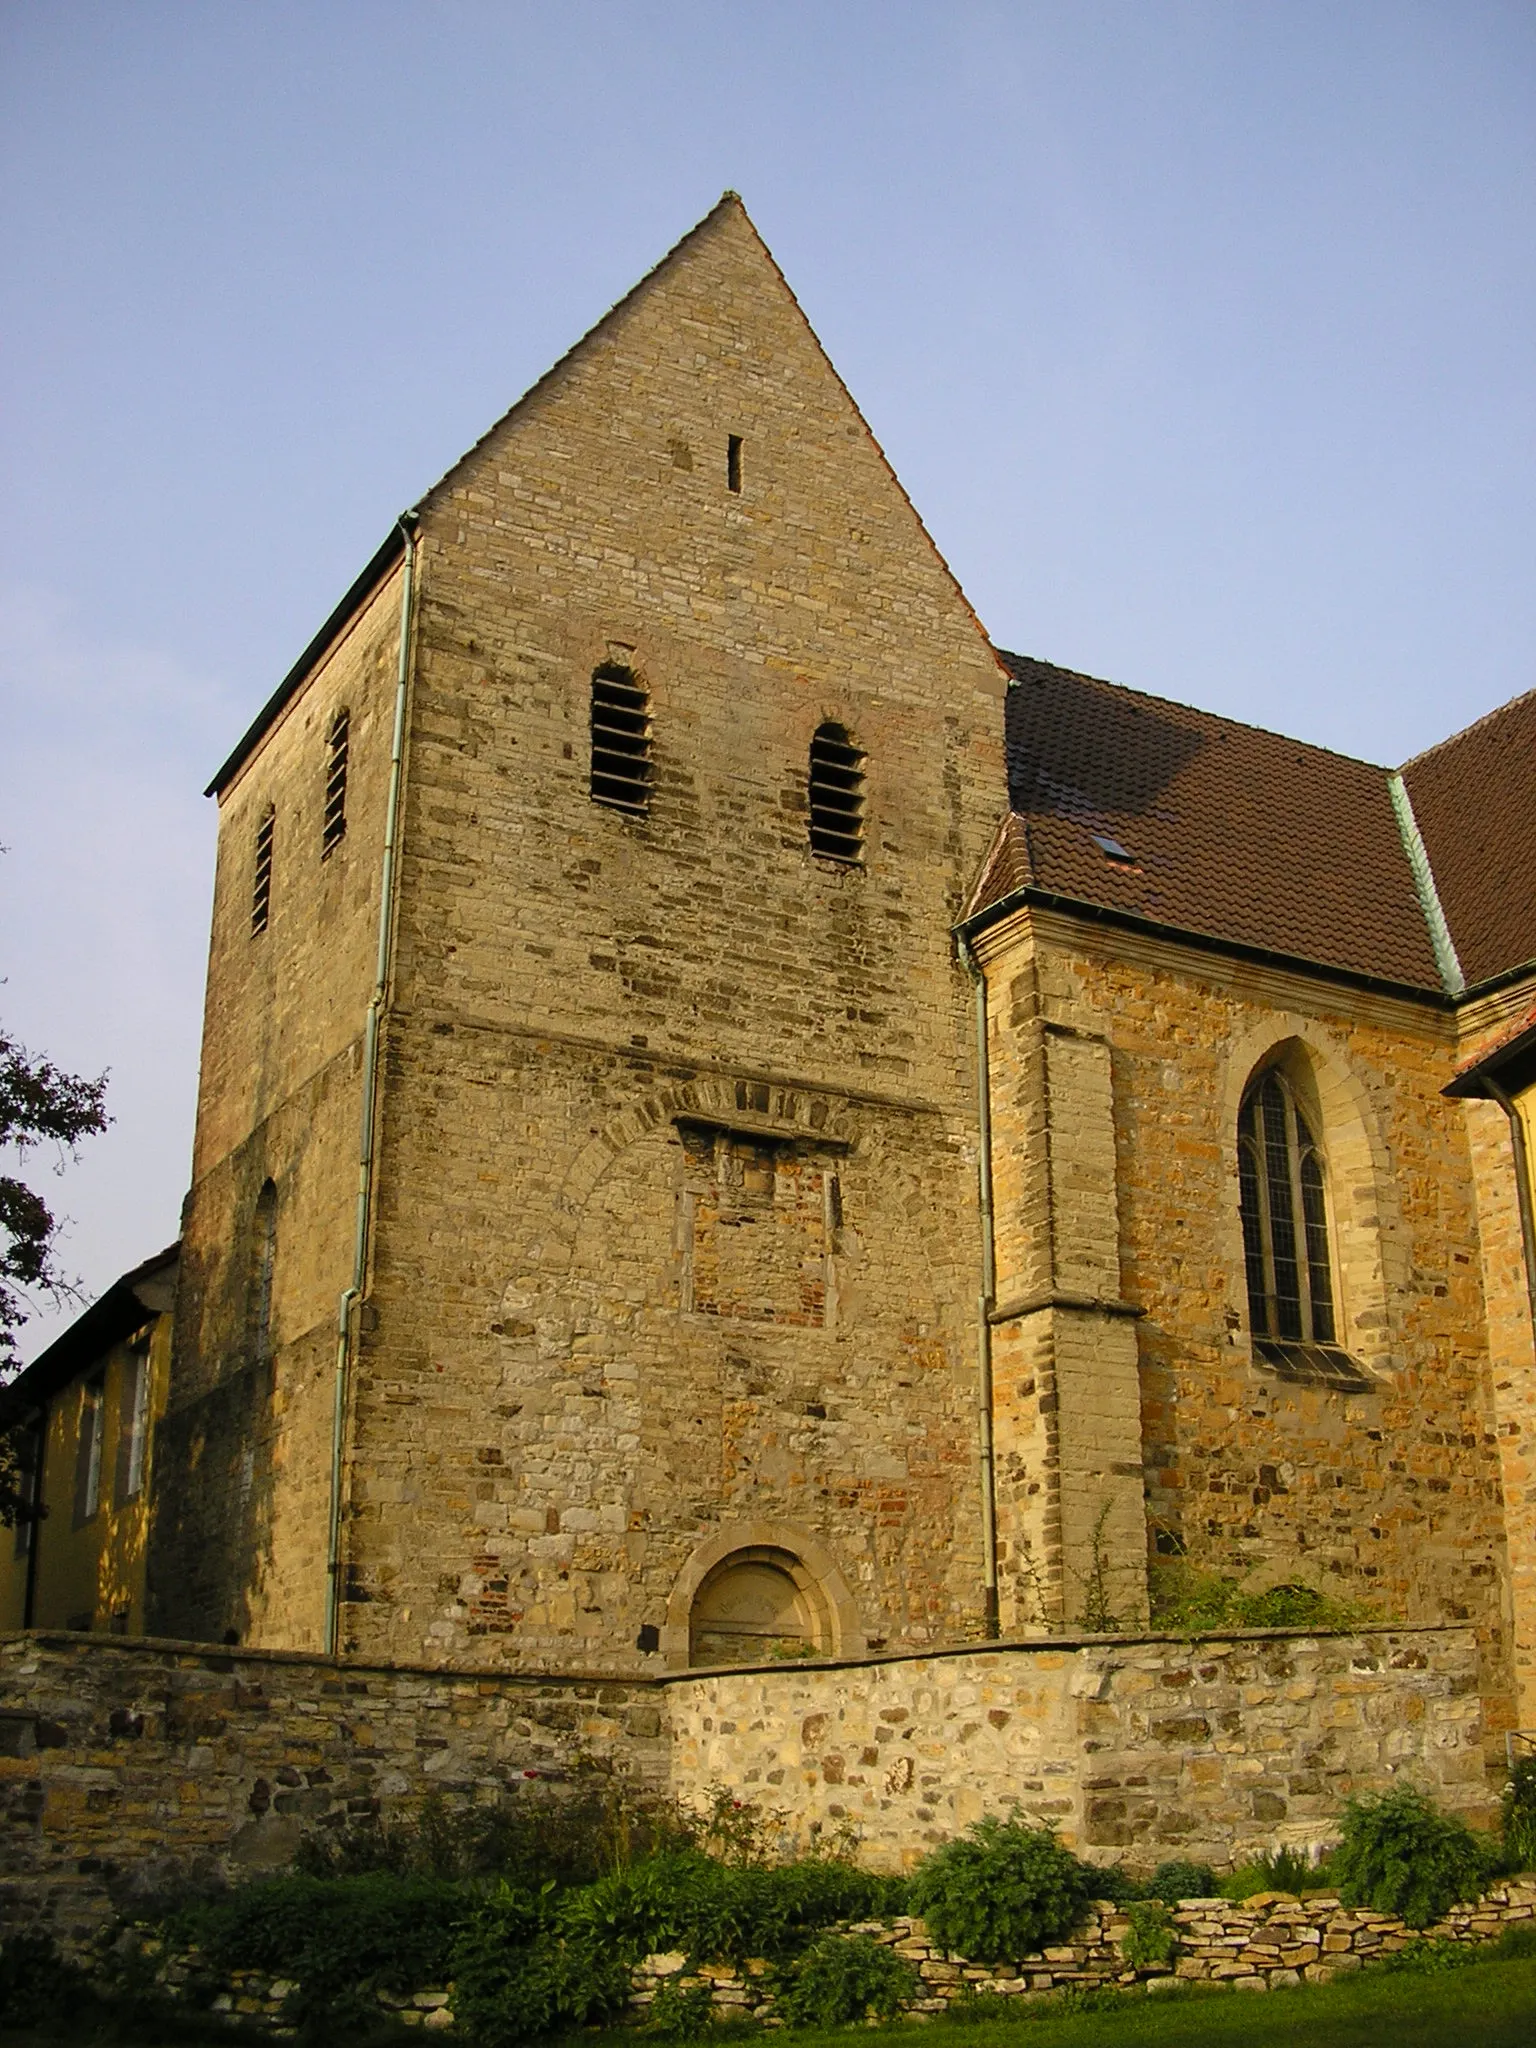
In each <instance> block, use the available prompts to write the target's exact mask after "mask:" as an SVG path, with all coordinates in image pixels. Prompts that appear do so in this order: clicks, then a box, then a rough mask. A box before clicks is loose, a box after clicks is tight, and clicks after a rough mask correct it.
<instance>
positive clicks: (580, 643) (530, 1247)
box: [345, 201, 1005, 1672]
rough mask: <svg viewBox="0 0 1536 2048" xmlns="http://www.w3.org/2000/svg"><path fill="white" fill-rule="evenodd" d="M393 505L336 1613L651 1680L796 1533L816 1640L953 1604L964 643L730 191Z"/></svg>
mask: <svg viewBox="0 0 1536 2048" xmlns="http://www.w3.org/2000/svg"><path fill="white" fill-rule="evenodd" d="M731 436H735V437H738V438H739V439H740V440H741V442H742V451H741V469H740V478H739V481H740V489H739V490H736V489H732V488H731V484H730V480H729V476H728V470H727V459H726V455H727V444H728V439H729V438H730V437H731ZM420 536H421V537H420V558H419V559H420V581H419V592H420V598H419V628H418V635H417V655H416V663H415V673H414V680H413V685H412V713H411V734H410V749H409V763H408V780H407V790H406V797H405V818H404V825H403V836H402V856H401V870H400V888H401V895H400V920H399V955H398V963H397V973H396V980H395V988H394V991H393V996H392V1005H391V1012H390V1016H389V1020H388V1025H387V1032H386V1041H385V1045H386V1071H385V1083H384V1091H383V1098H382V1108H381V1141H380V1154H379V1162H380V1163H379V1174H378V1189H379V1193H378V1209H377V1233H376V1242H375V1253H374V1265H373V1274H372V1277H371V1281H370V1298H369V1302H368V1306H367V1312H366V1315H365V1330H364V1334H363V1337H362V1340H361V1347H360V1363H359V1370H358V1374H357V1382H356V1390H357V1398H356V1413H355V1423H354V1428H353V1433H352V1439H351V1442H350V1444H349V1504H348V1516H347V1523H346V1542H347V1548H348V1567H349V1571H348V1583H347V1594H348V1598H347V1604H346V1615H345V1641H346V1644H347V1645H348V1647H349V1648H351V1649H352V1650H354V1651H355V1652H356V1654H359V1655H362V1656H372V1657H417V1656H421V1655H423V1654H427V1655H431V1656H434V1657H439V1656H440V1657H451V1658H452V1659H454V1660H455V1661H457V1662H466V1661H467V1662H484V1663H485V1664H486V1665H488V1666H491V1665H495V1666H522V1667H525V1668H532V1669H540V1668H550V1667H551V1666H556V1665H559V1664H562V1663H566V1664H568V1663H571V1662H573V1661H574V1662H598V1663H600V1664H601V1665H602V1666H603V1668H604V1669H613V1670H621V1669H625V1668H631V1669H634V1670H637V1671H652V1672H654V1671H659V1670H661V1669H664V1668H666V1665H667V1662H668V1657H669V1646H671V1648H670V1654H671V1655H672V1658H673V1661H675V1660H676V1649H675V1640H676V1637H677V1634H678V1630H679V1628H680V1629H681V1633H682V1636H683V1638H684V1646H683V1647H684V1654H686V1633H687V1617H686V1614H685V1615H684V1616H683V1617H682V1621H681V1623H678V1622H677V1621H676V1619H675V1617H674V1616H673V1614H672V1612H671V1604H672V1600H673V1597H674V1594H675V1592H676V1589H677V1587H678V1586H679V1585H680V1584H681V1583H682V1582H683V1580H684V1578H685V1577H686V1575H687V1573H688V1571H689V1569H690V1567H691V1566H692V1565H693V1564H695V1563H696V1561H697V1559H698V1557H699V1556H700V1555H701V1554H702V1553H703V1552H705V1551H711V1553H713V1551H714V1550H715V1549H718V1547H719V1546H720V1544H721V1543H722V1542H724V1543H725V1544H726V1547H727V1548H729V1547H730V1544H731V1542H733V1541H734V1542H735V1543H736V1544H737V1545H738V1546H739V1547H740V1548H742V1549H747V1548H752V1547H758V1548H770V1549H771V1548H774V1547H777V1548H779V1549H780V1550H783V1551H787V1552H788V1553H789V1554H790V1555H791V1556H792V1557H794V1558H795V1559H797V1560H799V1561H800V1562H802V1563H805V1562H806V1561H807V1560H808V1559H809V1558H810V1557H811V1555H812V1554H813V1552H819V1553H823V1554H825V1556H826V1558H827V1559H828V1561H829V1562H828V1565H827V1577H828V1583H829V1584H830V1583H831V1582H832V1580H834V1579H835V1581H836V1586H835V1589H834V1590H835V1597H829V1600H828V1602H827V1615H828V1624H827V1632H826V1634H825V1635H824V1636H823V1637H822V1638H821V1639H819V1641H818V1647H820V1648H822V1649H828V1650H831V1649H836V1650H842V1651H847V1650H856V1649H857V1648H859V1647H861V1644H862V1642H865V1641H872V1642H881V1643H892V1644H895V1643H903V1644H909V1645H912V1644H920V1643H926V1642H932V1641H935V1640H944V1639H946V1638H950V1637H953V1636H954V1635H955V1634H956V1633H957V1632H959V1631H961V1630H963V1629H964V1628H965V1627H966V1626H968V1625H971V1624H973V1623H975V1622H976V1621H977V1620H978V1619H979V1617H980V1613H981V1606H982V1587H981V1567H980V1543H981V1507H980V1499H979V1486H978V1455H977V1421H976V1408H975V1402H976V1341H975V1307H974V1304H975V1293H976V1286H977V1274H978V1271H979V1263H980V1252H979V1245H978V1242H977V1230H976V1200H975V1144H976V1121H977V1119H976V1106H975V1076H974V1070H973V1061H972V1051H971V1032H970V1019H969V991H968V986H967V982H966V977H965V975H964V973H963V971H962V970H961V969H960V967H959V966H958V964H957V962H956V960H955V958H954V954H953V948H952V944H951V941H950V936H949V932H950V927H951V925H952V924H953V922H954V920H955V919H956V917H957V916H958V915H959V913H960V910H961V908H962V906H963V902H964V898H965V894H966V891H967V890H968V889H969V888H970V886H971V884H972V882H973V880H974V877H975V874H976V872H977V871H978V869H979V867H980V865H981V862H982V859H983V857H984V854H985V850H986V847H987V844H988V842H989V840H990V838H991V835H992V833H993V830H994V828H995V824H996V817H997V814H998V812H999V810H1000V809H1001V807H1002V804H1003V801H1004V791H1005V779H1004V772H1003V766H1002V754H1001V740H1002V716H1001V712H1002V706H1001V698H1002V692H1003V678H1002V676H1001V673H1000V671H999V668H998V665H997V662H996V658H995V657H994V655H993V654H992V652H991V650H990V648H989V647H988V645H987V643H986V641H985V638H984V637H983V635H982V634H981V632H980V631H979V630H978V627H977V624H976V621H975V619H974V618H973V616H972V614H971V612H970V610H969V607H968V606H967V605H966V603H965V601H964V599H963V598H962V597H961V595H960V593H959V591H958V590H957V588H956V587H955V585H954V583H953V581H952V579H951V578H950V576H949V573H948V571H947V570H946V569H945V567H944V565H943V563H942V562H941V561H940V560H939V558H938V556H937V554H936V553H935V551H934V549H933V547H932V544H931V542H930V541H929V540H928V538H927V536H926V535H925V534H924V532H923V530H922V528H921V525H920V524H919V522H918V520H917V517H916V515H915V514H914V512H913V510H912V508H911V506H910V504H909V503H908V501H907V500H906V498H905V496H904V494H903V493H902V491H901V489H900V487H899V486H898V485H897V483H896V481H895V479H894V478H893V477H892V475H891V473H890V471H889V469H888V467H887V466H886V464H885V462H884V459H883V457H882V456H881V454H880V451H879V449H878V448H877V447H876V445H875V443H874V442H873V440H872V438H871V436H870V433H869V429H868V428H867V426H866V425H865V423H864V422H863V420H862V419H861V418H860V416H859V414H858V412H857V410H856V409H855V407H854V405H853V404H852V402H851V400H850V399H849V397H848V394H847V392H846V391H845V390H844V389H843V388H842V386H841V384H840V383H839V382H838V380H837V377H836V375H835V373H834V372H833V370H832V368H831V366H830V364H829V363H828V362H827V360H826V358H825V356H824V355H823V354H822V352H821V350H820V348H819V346H818V345H817V343H816V341H815V338H814V336H813V335H812V334H811V332H810V330H809V328H808V327H807V326H806V324H805V321H804V318H803V316H802V314H801V312H800V310H799V308H798V306H797V305H796V304H795V301H794V299H793V297H792V295H791V294H790V292H789V291H788V289H787V287H786V286H785V284H784V281H783V279H782V277H781V276H780V275H779V273H778V271H777V269H776V268H775V266H774V265H773V262H772V259H771V258H770V257H769V256H768V254H767V252H766V251H765V250H764V249H763V247H762V245H761V243H760V242H759V241H758V240H757V237H756V235H755V234H754V232H753V230H752V228H751V226H750V223H749V222H748V221H747V220H746V217H745V215H744V214H743V213H742V212H741V210H740V208H739V207H738V206H737V205H736V203H735V202H734V201H729V202H726V203H725V204H724V205H723V206H722V207H721V208H720V209H718V210H717V212H716V213H715V214H714V215H712V216H711V217H710V219H709V221H707V222H706V223H705V224H704V225H703V226H702V227H701V228H700V229H699V230H698V231H696V233H695V234H694V235H692V236H690V237H689V238H688V240H687V241H686V242H685V244H684V245H683V246H682V247H681V248H680V249H679V250H678V251H676V252H675V253H674V255H673V256H672V257H671V258H669V259H668V260H667V262H665V263H664V264H663V265H662V266H661V267H660V268H659V269H658V270H657V271H656V272H655V273H653V275H652V276H651V277H650V278H649V279H647V280H646V281H645V282H644V283H643V284H642V285H641V286H640V287H639V288H638V289H637V291H636V292H635V293H633V294H631V296H630V297H629V298H628V299H626V300H625V301H624V302H623V303H622V304H621V305H620V306H619V307H618V308H617V309H615V311H614V313H613V314H612V315H611V316H610V317H609V318H608V319H607V320H605V321H604V322H603V323H602V324H601V325H600V326H599V328H598V329H596V330H595V331H594V332H593V334H591V335H590V336H589V337H588V338H587V339H586V341H584V342H582V343H581V344H580V345H579V346H578V347H577V348H576V349H575V350H574V351H573V352H572V354H571V355H570V356H569V357H567V358H566V360H565V361H564V362H563V363H561V364H560V365H558V366H557V367H556V368H555V370H553V371H552V372H551V373H550V375H549V376H548V377H547V378H545V379H544V380H543V381H542V382H541V383H540V384H539V386H537V387H536V389H535V390H534V391H533V392H532V393H531V394H530V395H529V396H528V397H527V398H526V399H525V400H524V401H522V402H521V403H520V404H519V405H518V406H517V407H516V408H515V409H514V410H513V412H512V413H511V414H510V415H509V416H508V418H507V419H506V420H505V421H503V422H502V423H501V424H500V425H498V426H497V427H496V428H494V429H493V430H492V431H491V433H490V434H489V435H488V436H487V437H486V438H485V440H484V441H482V442H481V443H480V444H479V446H478V447H477V448H476V449H475V450H474V451H472V453H471V454H470V455H469V456H468V457H467V458H466V459H465V460H464V462H462V463H461V464H460V465H459V466H458V467H457V468H456V469H455V470H454V471H453V472H451V473H450V475H449V476H448V477H447V478H446V479H445V480H444V482H443V483H442V484H441V485H440V486H439V487H438V488H437V489H436V490H435V491H434V492H432V493H431V494H429V496H428V498H427V500H425V501H424V503H423V507H422V519H421V529H420ZM611 663H618V664H621V665H622V666H623V667H625V668H626V669H628V670H629V671H630V672H632V673H633V674H634V675H635V676H636V677H637V678H638V679H639V681H640V683H641V684H642V685H643V687H644V688H645V689H646V691H647V692H648V694H649V701H650V716H651V747H652V759H653V764H654V770H655V779H654V785H653V789H652V794H651V800H650V806H649V810H648V811H647V812H646V813H645V814H644V815H629V814H626V813H624V812H621V811H616V810H613V809H605V808H604V807H602V806H601V805H599V804H595V803H594V802H593V801H592V799H591V793H590V787H589V774H588V766H589V747H590V709H591V689H592V677H593V673H594V671H595V670H596V669H597V668H599V667H600V666H603V665H605V664H611ZM824 720H835V721H836V722H838V723H839V724H841V725H843V726H844V727H845V728H846V729H847V730H848V731H849V732H850V733H851V734H852V736H853V739H854V741H855V742H856V744H857V746H858V747H859V748H860V749H861V750H862V752H863V754H864V756H865V785H864V787H865V805H866V808H865V813H864V858H863V861H862V863H861V864H858V865H840V864H839V863H837V862H835V861H829V860H825V859H820V858H818V857H817V856H816V855H814V854H813V853H812V850H811V847H810V843H809V831H808V827H809V805H808V786H807V776H808V761H809V749H810V744H811V739H812V736H813V734H814V733H815V731H816V730H817V728H818V726H819V725H820V724H821V723H822V722H823V721H824ZM765 1530H772V1531H775V1532H777V1533H776V1536H775V1537H774V1539H773V1541H771V1542H766V1543H765V1539H764V1534H763V1532H764V1531H765ZM834 1619H836V1620H837V1621H838V1627H837V1629H836V1630H834V1629H833V1627H832V1622H833V1620H834ZM856 1639H857V1640H856Z"/></svg>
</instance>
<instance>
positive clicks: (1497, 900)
mask: <svg viewBox="0 0 1536 2048" xmlns="http://www.w3.org/2000/svg"><path fill="white" fill-rule="evenodd" d="M1403 780H1404V782H1405V783H1406V784H1407V785H1408V795H1409V797H1410V798H1411V799H1412V802H1413V813H1414V816H1415V817H1416V818H1417V820H1418V825H1419V834H1420V837H1421V838H1422V839H1423V841H1424V847H1425V851H1426V852H1427V853H1428V855H1429V864H1430V866H1431V867H1432V868H1433V869H1434V872H1435V887H1436V888H1437V890H1438V891H1439V895H1440V906H1441V908H1442V909H1443V910H1444V912H1445V918H1446V923H1447V924H1448V925H1449V926H1450V928H1451V937H1452V938H1453V939H1454V940H1455V942H1456V952H1457V956H1458V957H1459V959H1460V961H1461V971H1462V973H1463V974H1464V975H1465V976H1466V977H1467V981H1468V982H1469V984H1471V985H1472V986H1474V987H1475V986H1476V984H1477V983H1478V982H1480V981H1488V980H1491V979H1492V978H1493V977H1494V976H1495V975H1500V974H1506V973H1508V972H1509V971H1510V969H1512V968H1515V967H1523V966H1524V965H1525V963H1526V962H1527V961H1529V960H1536V690H1533V691H1531V692H1530V693H1529V694H1528V695H1526V696H1524V697H1516V698H1515V699H1514V700H1513V701H1512V702H1511V703H1508V704H1503V705H1501V706H1500V707H1499V709H1498V710H1497V711H1490V712H1489V714H1488V716H1487V717H1486V718H1480V719H1479V720H1478V722H1477V724H1476V725H1469V726H1468V727H1467V729H1466V731H1465V732H1459V733H1457V734H1455V736H1454V737H1453V738H1451V739H1448V740H1442V741H1441V743H1440V745H1439V746H1438V747H1431V748H1430V750H1429V752H1428V753H1427V754H1420V755H1418V756H1417V758H1416V759H1414V760H1412V761H1410V762H1409V763H1408V764H1407V766H1406V767H1405V768H1404V769H1403Z"/></svg>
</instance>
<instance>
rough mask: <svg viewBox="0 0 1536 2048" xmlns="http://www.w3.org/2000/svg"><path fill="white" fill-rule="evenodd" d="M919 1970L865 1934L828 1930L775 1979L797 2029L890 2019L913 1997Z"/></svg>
mask: <svg viewBox="0 0 1536 2048" xmlns="http://www.w3.org/2000/svg"><path fill="white" fill-rule="evenodd" d="M917 1981H918V1980H917V1972H916V1970H914V1969H913V1967H912V1965H911V1964H910V1963H909V1962H908V1961H907V1960H906V1959H905V1957H903V1956H899V1955H896V1954H895V1953H894V1952H893V1951H892V1950H891V1949H889V1948H886V1947H885V1946H883V1944H882V1943H880V1942H878V1941H875V1940H873V1939H872V1938H871V1936H869V1935H867V1934H824V1935H823V1936H822V1937H821V1939H820V1940H819V1941H815V1942H812V1944H811V1946H810V1947H809V1948H808V1949H807V1950H806V1951H805V1953H804V1954H803V1955H800V1956H797V1957H796V1959H795V1960H794V1962H792V1963H790V1964H789V1965H788V1966H787V1967H786V1968H784V1969H783V1970H782V1971H781V1972H779V1974H778V1975H777V1977H776V1978H775V1983H774V1990H775V1999H776V2003H777V2007H778V2011H779V2013H780V2015H781V2016H782V2017H783V2018H784V2019H786V2020H788V2022H789V2024H790V2025H791V2026H794V2027H846V2026H848V2025H850V2024H851V2023H852V2022H853V2021H854V2020H863V2019H877V2020H892V2019H895V2017H896V2015H897V2014H898V2013H899V2012H900V2011H901V2007H902V2002H903V2000H905V1999H908V1998H911V1997H913V1996H915V1994H916V1991H917Z"/></svg>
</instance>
